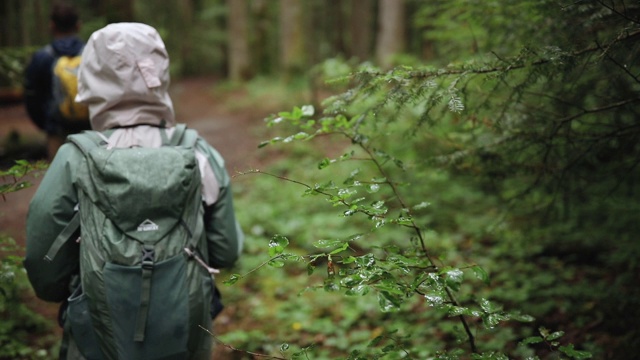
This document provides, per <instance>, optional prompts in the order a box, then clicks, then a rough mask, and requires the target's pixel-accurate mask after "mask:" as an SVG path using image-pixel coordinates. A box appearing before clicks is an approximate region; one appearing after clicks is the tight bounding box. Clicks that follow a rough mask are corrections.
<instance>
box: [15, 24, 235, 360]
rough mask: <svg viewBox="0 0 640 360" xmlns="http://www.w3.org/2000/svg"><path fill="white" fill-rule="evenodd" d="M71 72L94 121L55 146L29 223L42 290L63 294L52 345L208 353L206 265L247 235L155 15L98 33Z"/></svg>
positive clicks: (213, 302)
mask: <svg viewBox="0 0 640 360" xmlns="http://www.w3.org/2000/svg"><path fill="white" fill-rule="evenodd" d="M78 81H79V88H78V95H77V98H76V100H77V101H79V102H82V103H84V104H87V105H88V107H89V112H90V121H91V126H92V129H93V131H89V132H85V133H83V134H76V135H72V136H70V137H69V138H68V141H67V142H66V143H65V144H64V145H62V146H61V147H60V149H59V150H58V152H57V154H56V156H55V158H54V159H53V161H52V163H51V165H50V167H49V169H48V170H47V172H46V174H45V176H44V177H43V179H42V181H41V184H40V185H39V188H38V189H37V191H36V193H35V195H34V197H33V199H32V201H31V203H30V206H29V212H28V216H27V229H26V230H27V247H26V257H25V261H24V265H25V268H26V270H27V274H28V277H29V280H30V282H31V284H32V286H33V288H34V290H35V292H36V295H37V296H38V297H39V298H41V299H43V300H45V301H50V302H61V303H62V306H61V311H60V316H59V322H60V325H61V326H62V327H63V329H64V331H63V334H64V335H63V343H62V346H61V350H60V358H61V359H161V358H162V359H210V356H211V348H212V338H211V336H210V334H209V333H207V332H206V331H205V330H203V328H204V329H209V330H210V329H211V323H212V317H213V316H215V314H214V313H215V312H216V311H218V310H219V309H218V304H217V297H216V295H215V294H216V293H217V290H216V289H215V285H214V283H213V280H214V279H213V276H212V275H213V274H214V273H216V272H217V271H216V270H215V269H219V268H228V267H230V266H232V265H233V264H234V262H235V261H236V260H237V259H238V257H239V255H240V253H241V250H242V243H243V233H242V231H241V229H240V227H239V225H238V222H237V221H236V217H235V213H234V208H233V200H232V194H231V186H230V177H229V175H228V173H227V171H226V170H225V167H224V161H223V159H222V157H221V156H220V154H219V153H218V152H217V151H216V150H215V149H214V148H213V147H211V146H210V145H209V144H208V143H207V142H206V141H205V140H204V139H203V138H201V137H200V136H198V135H197V132H196V131H195V130H193V129H185V127H184V126H183V125H181V124H178V123H177V122H176V119H175V117H174V110H173V105H172V101H171V98H170V96H169V94H168V88H169V58H168V55H167V51H166V49H165V46H164V43H163V41H162V39H161V38H160V35H159V34H158V32H157V31H156V30H155V29H154V28H152V27H150V26H147V25H144V24H139V23H119V24H111V25H107V26H106V27H104V28H102V29H100V30H98V31H96V32H94V33H93V34H92V35H91V37H90V39H89V40H88V42H87V44H86V46H85V49H84V53H83V60H82V64H81V66H80V71H79V75H78ZM192 177H196V181H191V180H192V179H191V178H192ZM193 199H195V201H193ZM78 228H79V230H78ZM87 314H88V315H87Z"/></svg>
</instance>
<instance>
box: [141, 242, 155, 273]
mask: <svg viewBox="0 0 640 360" xmlns="http://www.w3.org/2000/svg"><path fill="white" fill-rule="evenodd" d="M155 258H156V251H155V250H154V248H153V246H150V245H144V246H143V247H142V268H143V269H147V270H152V269H153V262H154V260H155Z"/></svg>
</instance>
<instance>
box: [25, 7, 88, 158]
mask: <svg viewBox="0 0 640 360" xmlns="http://www.w3.org/2000/svg"><path fill="white" fill-rule="evenodd" d="M50 27H51V32H52V35H53V41H52V42H51V43H50V44H48V45H47V46H45V47H43V48H42V49H40V50H38V51H37V52H36V53H35V54H34V55H33V57H32V58H31V61H30V62H29V65H28V66H27V68H26V71H25V79H24V80H25V82H24V90H25V92H24V99H25V106H26V109H27V113H28V114H29V117H30V118H31V120H32V121H33V123H34V124H35V125H36V126H38V128H39V129H41V130H42V131H44V132H45V133H46V134H47V156H48V158H49V160H51V159H53V157H54V156H55V154H56V152H57V151H58V148H59V147H60V146H61V145H62V143H63V142H64V140H65V138H66V137H67V135H70V134H74V133H78V132H81V131H82V130H89V129H90V128H91V125H90V123H89V112H88V109H87V107H86V105H83V104H79V103H76V102H75V96H76V94H77V91H78V90H77V86H78V85H77V69H78V67H79V65H80V60H81V55H82V50H83V48H84V42H83V41H82V40H81V39H80V38H79V37H78V35H77V34H78V30H79V29H80V20H79V16H78V12H77V11H76V9H75V8H74V7H73V6H71V5H68V4H65V3H57V4H55V5H53V8H52V11H51V24H50Z"/></svg>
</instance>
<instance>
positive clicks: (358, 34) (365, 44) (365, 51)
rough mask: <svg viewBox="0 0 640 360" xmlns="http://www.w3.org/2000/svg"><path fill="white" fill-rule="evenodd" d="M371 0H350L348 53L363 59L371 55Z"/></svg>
mask: <svg viewBox="0 0 640 360" xmlns="http://www.w3.org/2000/svg"><path fill="white" fill-rule="evenodd" d="M373 6H374V2H373V0H351V14H350V18H351V21H350V23H351V44H350V51H349V54H350V55H351V56H352V57H356V58H358V60H360V61H365V60H367V59H369V58H370V57H371V47H372V42H371V40H372V39H373Z"/></svg>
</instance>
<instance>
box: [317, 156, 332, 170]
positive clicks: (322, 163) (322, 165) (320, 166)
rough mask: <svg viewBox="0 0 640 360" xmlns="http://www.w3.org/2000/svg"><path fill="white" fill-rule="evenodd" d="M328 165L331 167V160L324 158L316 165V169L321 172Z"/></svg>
mask: <svg viewBox="0 0 640 360" xmlns="http://www.w3.org/2000/svg"><path fill="white" fill-rule="evenodd" d="M329 165H331V160H330V159H329V158H324V159H322V161H320V162H319V163H318V169H320V170H322V169H324V168H326V167H327V166H329Z"/></svg>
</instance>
